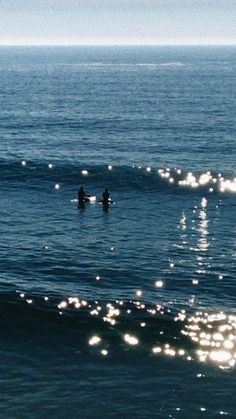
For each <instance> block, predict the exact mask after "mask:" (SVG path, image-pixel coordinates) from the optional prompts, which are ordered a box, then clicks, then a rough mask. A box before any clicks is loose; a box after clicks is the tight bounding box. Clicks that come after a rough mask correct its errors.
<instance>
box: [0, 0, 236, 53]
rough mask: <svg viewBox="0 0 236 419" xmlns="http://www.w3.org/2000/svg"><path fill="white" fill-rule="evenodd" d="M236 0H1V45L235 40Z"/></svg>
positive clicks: (213, 41) (210, 42) (168, 42)
mask: <svg viewBox="0 0 236 419" xmlns="http://www.w3.org/2000/svg"><path fill="white" fill-rule="evenodd" d="M235 22H236V0H0V44H1V45H57V44H63V45H105V44H108V45H113V44H114V45H117V44H118V45H123V44H126V45H135V44H139V45H145V44H151V45H153V44H157V45H162V44H174V45H176V44H234V45H235V44H236V24H235Z"/></svg>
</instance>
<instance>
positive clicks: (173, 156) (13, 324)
mask: <svg viewBox="0 0 236 419" xmlns="http://www.w3.org/2000/svg"><path fill="white" fill-rule="evenodd" d="M235 70H236V48H235V47H158V48H157V47H137V48H133V47H132V48H131V47H129V48H127V47H122V48H118V47H109V48H108V47H106V48H102V47H99V48H93V47H90V48H83V47H81V48H75V47H71V48H64V47H60V48H59V47H58V48H52V47H50V48H41V47H35V48H23V47H21V48H13V47H12V48H3V47H1V48H0V95H1V113H0V137H1V139H0V181H1V182H0V188H1V199H0V223H1V235H0V251H1V262H0V304H1V317H0V323H1V345H0V356H1V358H0V359H1V367H0V393H1V402H0V416H1V417H3V418H41V417H46V418H64V417H66V416H68V414H69V415H70V417H72V418H104V417H105V418H154V417H156V418H190V417H191V418H200V417H207V418H217V417H222V416H224V415H225V416H226V415H227V416H228V417H232V418H234V417H236V405H235V402H234V398H233V397H232V395H233V394H234V392H235V384H236V378H235V367H236V365H235V362H236V311H235V297H236V287H235V272H236V239H235V237H236V229H235V221H236V216H235V207H236V180H235V178H236V169H235V152H236V140H235V133H236V124H235V109H236V89H235V86H236V71H235ZM81 185H83V186H84V187H85V189H86V191H87V192H88V193H89V194H90V195H91V196H94V197H96V200H95V201H94V202H91V203H88V204H86V206H85V208H84V209H78V207H77V202H76V198H77V191H78V189H79V187H80V186H81ZM105 187H108V188H109V191H110V194H111V197H112V200H113V201H114V203H113V204H112V205H111V207H110V208H109V209H108V211H104V210H103V208H102V205H100V204H99V202H98V201H99V198H100V197H101V195H102V192H103V190H104V188H105Z"/></svg>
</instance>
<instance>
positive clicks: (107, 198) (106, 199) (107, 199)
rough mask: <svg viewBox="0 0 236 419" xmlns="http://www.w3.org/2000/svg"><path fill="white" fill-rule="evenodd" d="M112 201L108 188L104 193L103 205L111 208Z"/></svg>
mask: <svg viewBox="0 0 236 419" xmlns="http://www.w3.org/2000/svg"><path fill="white" fill-rule="evenodd" d="M110 203H111V200H110V194H109V192H108V189H107V188H106V189H105V191H104V192H103V194H102V205H103V207H104V208H109V205H110Z"/></svg>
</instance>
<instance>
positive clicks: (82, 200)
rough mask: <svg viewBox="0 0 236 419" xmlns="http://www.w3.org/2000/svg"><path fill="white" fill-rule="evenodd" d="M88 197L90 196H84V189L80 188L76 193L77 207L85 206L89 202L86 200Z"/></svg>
mask: <svg viewBox="0 0 236 419" xmlns="http://www.w3.org/2000/svg"><path fill="white" fill-rule="evenodd" d="M89 196H90V195H87V194H86V192H85V190H84V187H83V186H81V187H80V189H79V191H78V206H79V207H83V206H84V204H85V202H88V201H89V199H88V198H89Z"/></svg>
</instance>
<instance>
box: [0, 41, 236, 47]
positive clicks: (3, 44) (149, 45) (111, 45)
mask: <svg viewBox="0 0 236 419" xmlns="http://www.w3.org/2000/svg"><path fill="white" fill-rule="evenodd" d="M155 46H156V47H162V46H163V47H172V46H173V47H180V46H183V47H188V46H189V47H194V46H200V47H203V46H206V47H207V46H208V47H210V46H212V47H218V46H219V47H220V46H222V47H223V46H236V42H235V43H187V42H186V43H176V44H174V43H145V44H142V43H137V44H134V43H113V44H111V43H97V44H96V43H94V44H92V43H81V44H77V43H58V44H54V43H32V44H31V43H25V44H15V43H1V42H0V47H155Z"/></svg>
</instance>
